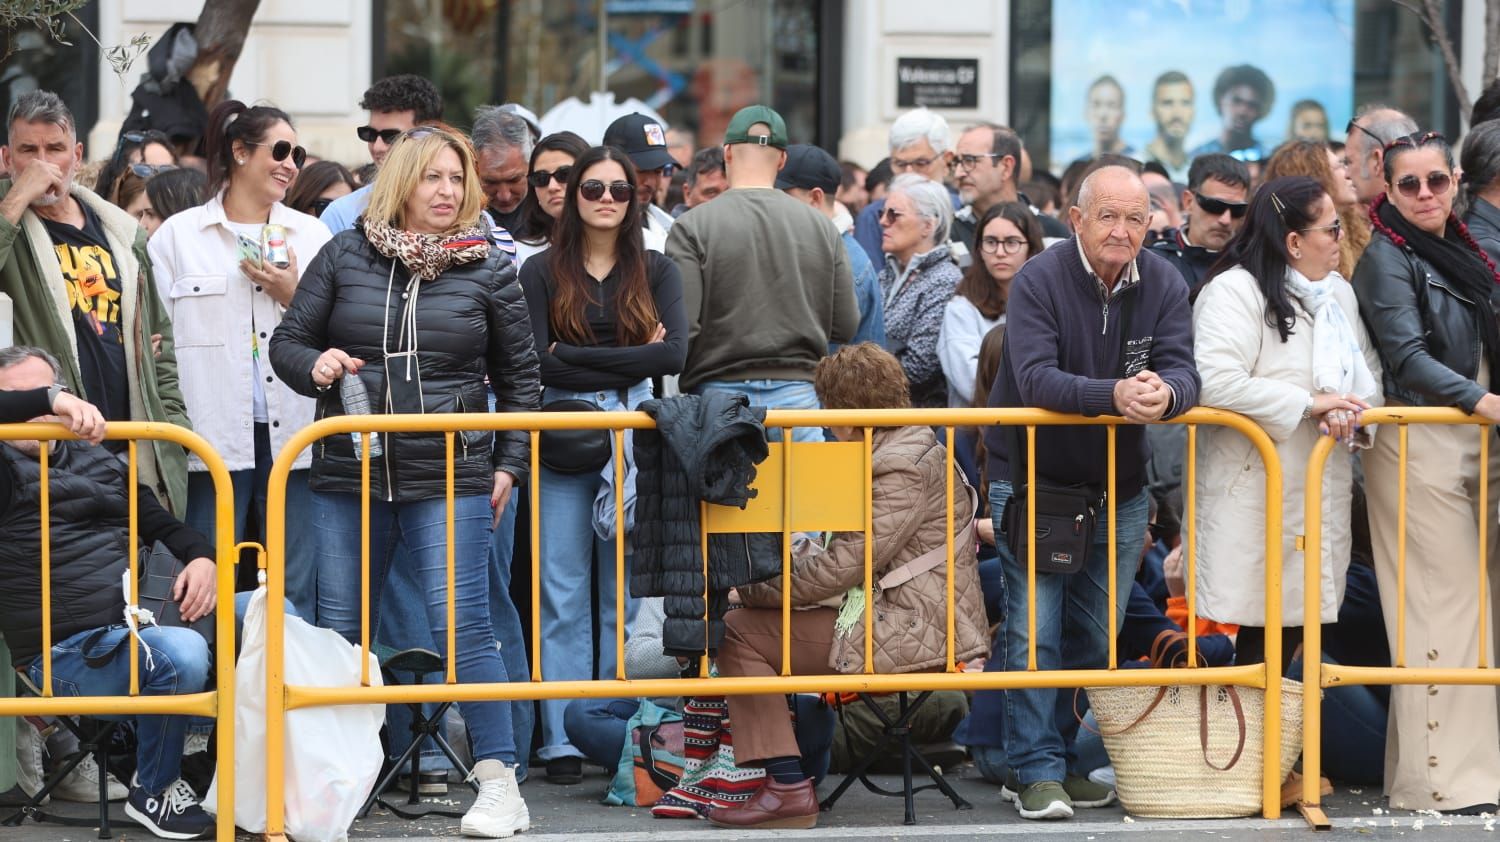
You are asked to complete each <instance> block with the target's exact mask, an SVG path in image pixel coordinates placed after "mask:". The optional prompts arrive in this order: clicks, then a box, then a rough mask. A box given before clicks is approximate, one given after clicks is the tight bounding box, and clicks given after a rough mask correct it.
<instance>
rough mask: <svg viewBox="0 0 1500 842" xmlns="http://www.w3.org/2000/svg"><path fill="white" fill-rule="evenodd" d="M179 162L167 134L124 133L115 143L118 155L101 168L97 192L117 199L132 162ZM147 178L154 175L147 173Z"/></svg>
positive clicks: (165, 164)
mask: <svg viewBox="0 0 1500 842" xmlns="http://www.w3.org/2000/svg"><path fill="white" fill-rule="evenodd" d="M179 163H181V162H180V161H179V160H178V157H177V149H176V147H174V146H173V145H172V139H171V138H169V137H167V135H166V133H164V132H159V131H155V130H147V131H130V132H122V133H121V134H120V140H119V142H118V143H117V144H115V154H113V155H111V156H109V160H108V161H106V162H105V163H104V166H103V167H102V168H101V169H100V170H99V176H98V178H97V179H96V180H95V181H94V185H95V189H94V192H95V193H98V194H99V195H100V196H103V197H104V198H106V199H108V200H110V201H111V202H114V201H115V198H114V195H113V191H114V189H115V185H116V184H118V182H119V180H120V176H121V175H122V174H123V173H124V172H125V171H126V170H128V169H130V167H131V165H133V164H145V165H146V166H148V167H175V166H177V165H178V164H179ZM144 177H145V178H150V177H151V174H150V173H146V174H145V176H144ZM116 204H118V202H116Z"/></svg>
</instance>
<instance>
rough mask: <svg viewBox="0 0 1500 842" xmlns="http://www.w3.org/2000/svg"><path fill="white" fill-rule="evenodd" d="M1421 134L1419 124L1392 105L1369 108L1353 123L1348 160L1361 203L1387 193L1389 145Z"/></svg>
mask: <svg viewBox="0 0 1500 842" xmlns="http://www.w3.org/2000/svg"><path fill="white" fill-rule="evenodd" d="M1416 133H1417V121H1415V120H1413V119H1412V118H1410V117H1408V116H1407V115H1405V114H1403V113H1402V112H1400V111H1397V110H1396V109H1394V108H1391V107H1390V106H1388V105H1378V104H1372V105H1366V106H1364V107H1363V108H1361V109H1359V113H1358V114H1356V115H1355V117H1354V119H1353V120H1350V121H1349V125H1348V126H1347V134H1346V136H1345V138H1344V157H1345V158H1348V159H1349V180H1350V181H1353V182H1354V192H1355V193H1356V194H1357V195H1358V196H1359V203H1360V204H1361V205H1365V206H1368V205H1369V204H1370V203H1371V202H1373V201H1375V199H1376V198H1378V197H1379V196H1380V194H1381V193H1384V192H1385V145H1386V144H1387V143H1390V142H1391V141H1393V140H1395V139H1396V138H1398V137H1406V136H1407V135H1410V134H1416Z"/></svg>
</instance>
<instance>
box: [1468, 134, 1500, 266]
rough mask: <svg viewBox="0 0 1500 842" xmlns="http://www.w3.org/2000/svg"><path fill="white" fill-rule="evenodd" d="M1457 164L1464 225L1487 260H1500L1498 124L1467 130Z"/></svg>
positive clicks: (1499, 136)
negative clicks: (1487, 256)
mask: <svg viewBox="0 0 1500 842" xmlns="http://www.w3.org/2000/svg"><path fill="white" fill-rule="evenodd" d="M1459 163H1460V164H1461V165H1462V169H1463V173H1464V176H1463V184H1462V186H1461V187H1460V189H1459V192H1458V197H1459V202H1460V204H1461V206H1462V210H1461V211H1460V213H1462V214H1463V217H1464V224H1465V225H1467V226H1469V233H1471V234H1473V235H1474V241H1475V242H1477V243H1479V247H1480V248H1482V249H1484V251H1485V254H1488V255H1489V256H1490V260H1500V121H1488V122H1484V123H1480V124H1479V125H1477V126H1475V127H1474V128H1473V129H1470V130H1469V134H1468V135H1467V136H1466V137H1464V152H1463V157H1462V159H1461V160H1460V161H1459Z"/></svg>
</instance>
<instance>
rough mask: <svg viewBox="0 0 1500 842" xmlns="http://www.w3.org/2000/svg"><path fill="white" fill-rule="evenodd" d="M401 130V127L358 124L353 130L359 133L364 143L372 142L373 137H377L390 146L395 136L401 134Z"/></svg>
mask: <svg viewBox="0 0 1500 842" xmlns="http://www.w3.org/2000/svg"><path fill="white" fill-rule="evenodd" d="M401 131H402V130H401V129H377V128H375V127H374V126H360V127H359V128H357V129H355V130H354V133H355V134H357V135H359V139H360V140H362V141H364V142H365V143H374V142H375V138H377V137H378V138H380V139H381V140H383V141H385V145H386V146H390V145H391V144H392V143H395V142H396V138H398V137H400V136H401Z"/></svg>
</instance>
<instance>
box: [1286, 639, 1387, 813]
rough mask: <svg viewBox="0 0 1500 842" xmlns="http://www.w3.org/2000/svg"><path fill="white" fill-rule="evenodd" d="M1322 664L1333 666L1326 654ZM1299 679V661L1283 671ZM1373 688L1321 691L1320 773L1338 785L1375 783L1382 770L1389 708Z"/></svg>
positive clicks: (1359, 687) (1352, 686) (1300, 667)
mask: <svg viewBox="0 0 1500 842" xmlns="http://www.w3.org/2000/svg"><path fill="white" fill-rule="evenodd" d="M1323 663H1325V664H1337V663H1338V661H1335V660H1334V659H1333V658H1332V657H1330V656H1329V655H1328V654H1327V653H1324V655H1323ZM1287 678H1294V679H1296V680H1298V681H1301V680H1302V658H1301V656H1298V657H1297V659H1296V660H1294V661H1292V667H1291V669H1289V670H1287ZM1375 689H1376V688H1374V687H1366V686H1361V685H1358V684H1351V685H1348V686H1344V687H1330V688H1328V689H1327V690H1324V691H1323V774H1324V775H1325V776H1327V777H1329V778H1332V779H1333V780H1336V781H1338V782H1340V783H1351V784H1378V783H1380V782H1381V775H1382V774H1383V770H1384V768H1385V766H1384V764H1385V737H1386V724H1387V722H1388V720H1387V715H1388V713H1389V709H1388V706H1387V702H1386V700H1385V699H1383V698H1381V696H1380V694H1378V693H1376V692H1375Z"/></svg>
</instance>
